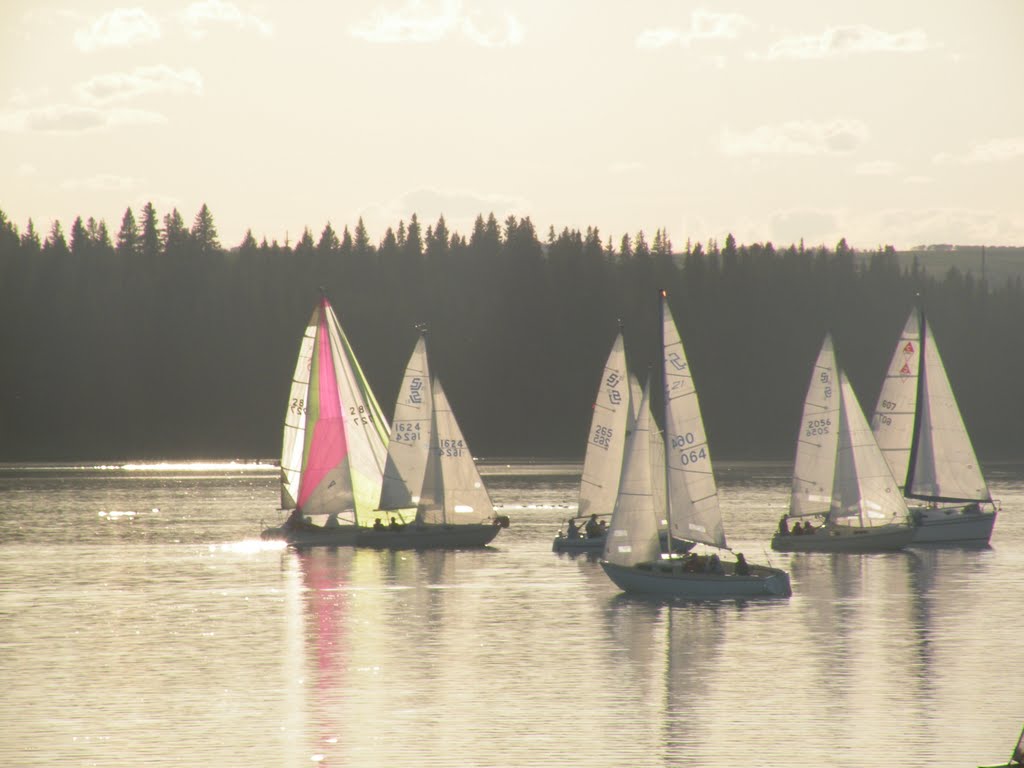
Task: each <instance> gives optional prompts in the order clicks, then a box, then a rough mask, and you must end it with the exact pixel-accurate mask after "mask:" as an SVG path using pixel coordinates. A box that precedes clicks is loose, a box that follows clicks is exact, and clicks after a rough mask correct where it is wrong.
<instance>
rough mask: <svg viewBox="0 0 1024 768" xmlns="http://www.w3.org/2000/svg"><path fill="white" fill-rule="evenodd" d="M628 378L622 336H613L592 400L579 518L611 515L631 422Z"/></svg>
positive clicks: (581, 482) (581, 481)
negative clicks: (592, 413)
mask: <svg viewBox="0 0 1024 768" xmlns="http://www.w3.org/2000/svg"><path fill="white" fill-rule="evenodd" d="M630 378H631V377H630V376H629V373H628V372H627V370H626V348H625V343H624V342H623V339H622V333H621V332H620V333H619V334H618V336H616V337H615V342H614V343H613V344H612V349H611V352H610V353H609V355H608V360H607V362H605V366H604V372H603V373H602V375H601V385H600V386H599V387H598V390H597V397H596V399H595V400H594V415H593V417H592V418H591V421H590V433H589V436H588V437H587V451H586V455H585V457H584V460H583V476H582V478H581V480H580V498H579V512H578V514H579V515H581V516H588V515H593V514H596V515H607V514H611V512H612V509H613V508H614V506H615V496H616V494H617V493H618V489H619V475H620V474H621V472H622V455H623V452H624V450H625V447H626V432H627V430H628V429H629V428H630V425H631V422H632V413H631V411H632V408H633V407H634V406H633V405H632V404H631V402H630V401H631V397H630Z"/></svg>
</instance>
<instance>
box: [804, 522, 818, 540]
mask: <svg viewBox="0 0 1024 768" xmlns="http://www.w3.org/2000/svg"><path fill="white" fill-rule="evenodd" d="M815 530H817V529H816V528H815V527H814V526H813V525H811V521H810V520H805V521H804V536H810V535H811V534H812V533H814V531H815Z"/></svg>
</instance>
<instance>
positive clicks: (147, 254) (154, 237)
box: [141, 203, 160, 260]
mask: <svg viewBox="0 0 1024 768" xmlns="http://www.w3.org/2000/svg"><path fill="white" fill-rule="evenodd" d="M141 248H142V256H143V257H144V258H146V259H150V260H152V259H155V258H156V257H157V256H159V255H160V228H159V226H158V225H157V218H156V208H154V207H153V204H152V203H146V204H145V205H144V206H143V208H142V243H141Z"/></svg>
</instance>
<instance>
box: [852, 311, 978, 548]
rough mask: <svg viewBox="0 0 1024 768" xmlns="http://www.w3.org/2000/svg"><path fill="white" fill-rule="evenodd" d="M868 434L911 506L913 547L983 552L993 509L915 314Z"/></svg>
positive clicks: (934, 351) (928, 333)
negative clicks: (976, 548)
mask: <svg viewBox="0 0 1024 768" xmlns="http://www.w3.org/2000/svg"><path fill="white" fill-rule="evenodd" d="M871 427H872V429H873V430H874V433H875V439H876V440H877V441H878V445H879V447H881V449H882V453H883V454H884V455H885V458H886V460H887V461H888V462H889V466H890V468H891V469H892V473H893V476H894V477H896V480H897V483H899V485H901V486H902V489H903V494H904V496H906V497H907V498H908V499H912V500H915V501H917V502H918V504H915V505H914V506H912V507H911V514H912V515H913V517H914V519H915V521H916V522H917V531H916V533H915V536H914V544H953V545H968V546H985V545H987V544H988V541H989V538H990V537H991V535H992V528H993V526H994V525H995V520H996V511H995V508H994V506H995V505H994V504H993V503H992V496H991V494H990V493H989V489H988V485H987V483H986V482H985V478H984V477H983V476H982V473H981V468H980V466H979V465H978V459H977V457H976V456H975V454H974V447H973V446H972V445H971V438H970V437H969V436H968V434H967V428H966V427H965V426H964V421H963V417H962V416H961V415H960V409H959V408H958V407H957V403H956V397H955V396H954V395H953V389H952V387H951V386H950V383H949V377H948V376H947V375H946V369H945V366H944V365H943V364H942V358H941V356H940V355H939V349H938V347H937V346H936V344H935V337H934V336H933V334H932V329H931V326H930V325H929V324H928V322H927V320H926V319H925V317H924V314H923V313H922V312H921V311H920V310H918V309H914V310H913V311H912V312H911V313H910V317H909V318H907V322H906V325H905V326H904V328H903V333H902V334H901V335H900V339H899V342H898V343H897V344H896V350H895V352H894V353H893V356H892V361H891V362H890V363H889V370H888V372H887V373H886V376H885V382H884V383H883V384H882V391H881V392H880V393H879V396H878V404H877V405H876V406H875V413H874V416H873V417H872V419H871ZM986 507H987V509H986Z"/></svg>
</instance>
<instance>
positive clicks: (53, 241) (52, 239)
mask: <svg viewBox="0 0 1024 768" xmlns="http://www.w3.org/2000/svg"><path fill="white" fill-rule="evenodd" d="M43 250H45V251H47V252H48V253H53V254H56V255H57V256H67V255H68V253H69V252H70V251H69V250H68V241H67V240H66V239H65V238H64V230H63V228H62V227H61V225H60V221H58V220H57V219H54V220H53V226H51V227H50V234H49V236H48V237H47V238H46V242H45V243H43Z"/></svg>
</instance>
